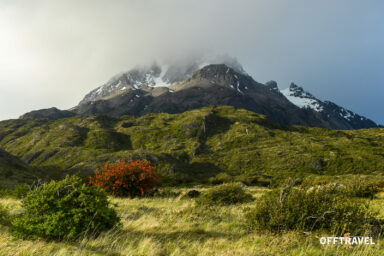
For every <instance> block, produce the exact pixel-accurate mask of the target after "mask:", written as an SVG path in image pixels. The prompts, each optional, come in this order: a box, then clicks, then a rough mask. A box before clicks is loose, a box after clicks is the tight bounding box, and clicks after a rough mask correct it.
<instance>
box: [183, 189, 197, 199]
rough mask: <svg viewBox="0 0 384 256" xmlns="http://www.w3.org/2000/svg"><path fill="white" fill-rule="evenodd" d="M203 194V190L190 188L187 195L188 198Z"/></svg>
mask: <svg viewBox="0 0 384 256" xmlns="http://www.w3.org/2000/svg"><path fill="white" fill-rule="evenodd" d="M200 195H201V192H200V191H197V190H194V189H193V190H190V191H188V192H187V193H186V194H185V196H186V197H188V198H197V197H199V196H200Z"/></svg>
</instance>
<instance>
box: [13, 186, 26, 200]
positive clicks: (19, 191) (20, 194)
mask: <svg viewBox="0 0 384 256" xmlns="http://www.w3.org/2000/svg"><path fill="white" fill-rule="evenodd" d="M29 190H30V188H29V186H28V185H27V184H23V185H17V186H15V187H14V188H13V190H12V192H11V195H12V196H14V197H16V198H24V197H25V196H26V195H27V194H28V192H29Z"/></svg>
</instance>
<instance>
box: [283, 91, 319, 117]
mask: <svg viewBox="0 0 384 256" xmlns="http://www.w3.org/2000/svg"><path fill="white" fill-rule="evenodd" d="M280 92H281V93H282V94H283V95H284V96H285V97H286V98H287V99H288V100H289V101H290V102H292V103H293V104H295V105H296V106H298V107H300V108H310V109H313V110H315V111H316V112H322V111H323V110H324V107H323V104H322V102H321V101H320V100H318V99H316V98H315V97H313V95H312V94H310V93H308V92H306V91H304V90H303V89H302V88H301V87H299V86H297V85H295V84H291V86H290V87H289V88H287V89H284V90H281V91H280Z"/></svg>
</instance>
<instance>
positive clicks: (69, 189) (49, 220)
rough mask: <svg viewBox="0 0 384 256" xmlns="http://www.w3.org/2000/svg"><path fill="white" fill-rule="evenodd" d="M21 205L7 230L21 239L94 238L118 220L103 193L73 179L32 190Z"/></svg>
mask: <svg viewBox="0 0 384 256" xmlns="http://www.w3.org/2000/svg"><path fill="white" fill-rule="evenodd" d="M22 206H23V209H24V213H21V214H19V215H18V216H16V217H15V218H14V220H13V221H12V225H11V230H12V232H13V234H15V235H16V236H18V237H23V238H34V237H41V238H45V239H57V240H63V239H65V240H75V239H79V238H82V237H87V236H97V235H98V234H99V233H100V232H101V231H105V230H108V229H111V228H112V227H113V226H114V225H115V224H117V223H118V221H119V218H118V217H117V214H116V212H115V210H114V209H113V208H111V206H110V203H109V201H108V198H107V195H106V193H105V192H104V191H103V190H101V189H100V188H97V187H93V186H87V185H86V184H84V183H83V182H82V180H81V179H80V178H78V177H76V176H67V177H66V178H65V179H64V180H61V181H51V182H50V183H48V184H43V185H41V186H38V187H36V188H35V189H33V190H32V191H30V192H29V193H28V194H27V196H26V197H25V198H24V199H23V201H22Z"/></svg>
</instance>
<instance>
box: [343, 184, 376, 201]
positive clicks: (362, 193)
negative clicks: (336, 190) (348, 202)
mask: <svg viewBox="0 0 384 256" xmlns="http://www.w3.org/2000/svg"><path fill="white" fill-rule="evenodd" d="M379 191H380V189H379V184H377V183H376V182H374V181H367V180H362V179H354V180H353V181H352V184H350V185H349V186H348V187H347V192H348V193H350V194H351V195H352V196H356V197H363V198H373V197H374V196H375V194H376V193H378V192H379Z"/></svg>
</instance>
